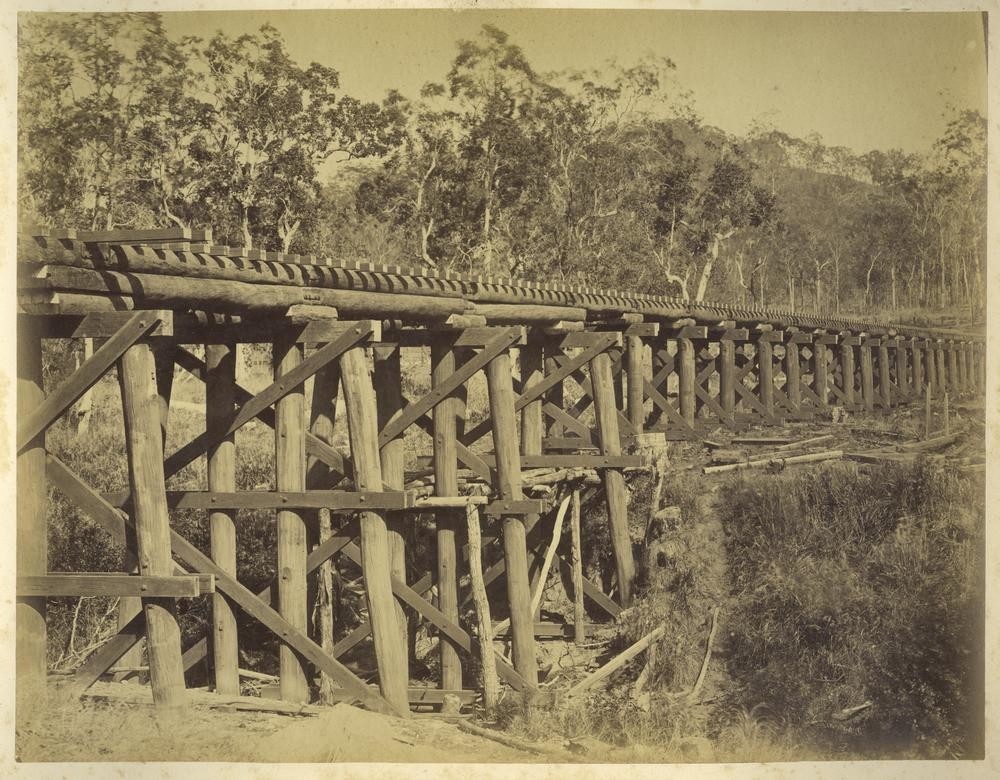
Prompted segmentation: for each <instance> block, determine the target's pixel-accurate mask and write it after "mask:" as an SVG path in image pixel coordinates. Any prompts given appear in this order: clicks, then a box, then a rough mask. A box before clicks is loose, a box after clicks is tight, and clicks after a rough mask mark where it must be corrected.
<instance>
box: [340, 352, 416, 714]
mask: <svg viewBox="0 0 1000 780" xmlns="http://www.w3.org/2000/svg"><path fill="white" fill-rule="evenodd" d="M340 372H341V383H342V386H343V389H344V401H345V406H346V410H347V426H348V434H349V436H350V440H351V453H352V455H353V458H354V473H355V487H357V488H358V489H359V490H378V489H380V488H381V486H382V464H381V461H380V458H379V447H378V424H377V421H378V416H377V410H376V403H375V392H374V389H373V387H372V379H371V374H370V373H369V369H368V362H367V360H366V359H365V354H364V349H362V348H358V347H355V348H353V349H350V350H348V351H347V352H345V353H344V354H343V355H342V356H341V357H340ZM360 523H361V567H362V572H363V574H364V579H365V594H366V597H367V601H368V616H369V621H370V622H371V625H372V639H373V641H374V644H375V657H376V660H377V661H378V670H379V687H380V689H381V691H382V695H383V696H384V697H385V699H386V700H387V701H388V702H389V703H390V704H391V705H392V707H393V708H394V709H396V710H397V711H398V712H399V713H400V714H408V713H409V699H408V696H407V687H408V682H409V681H408V680H407V658H406V655H407V653H406V636H405V635H404V634H403V633H401V632H400V630H399V622H398V621H397V619H396V608H395V599H394V598H393V595H392V571H391V561H390V554H389V535H388V530H387V528H386V523H385V519H384V518H383V517H382V516H381V515H379V514H378V513H376V512H362V513H361V516H360Z"/></svg>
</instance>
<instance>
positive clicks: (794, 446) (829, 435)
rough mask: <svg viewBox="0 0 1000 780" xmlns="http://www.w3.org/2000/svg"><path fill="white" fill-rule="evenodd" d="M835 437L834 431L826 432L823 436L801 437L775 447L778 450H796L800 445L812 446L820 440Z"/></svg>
mask: <svg viewBox="0 0 1000 780" xmlns="http://www.w3.org/2000/svg"><path fill="white" fill-rule="evenodd" d="M832 438H833V434H832V433H824V434H823V435H822V436H813V437H812V438H811V439H801V440H799V441H790V442H788V443H787V444H782V445H781V446H780V447H775V449H776V450H795V449H798V448H799V447H812V446H814V445H816V444H819V443H820V442H824V441H830V439H832Z"/></svg>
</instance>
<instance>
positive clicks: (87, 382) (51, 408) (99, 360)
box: [17, 312, 160, 450]
mask: <svg viewBox="0 0 1000 780" xmlns="http://www.w3.org/2000/svg"><path fill="white" fill-rule="evenodd" d="M151 315H152V312H139V313H137V314H135V315H134V316H133V317H131V318H130V319H129V321H128V322H126V323H125V324H124V325H123V326H122V327H121V328H120V329H119V330H118V332H117V333H115V335H114V336H112V337H111V338H109V339H108V340H107V341H106V342H105V343H104V344H103V345H102V346H101V348H100V349H98V350H97V351H96V352H95V353H94V354H93V355H92V356H91V357H90V358H88V359H87V360H86V361H85V362H84V363H83V365H81V366H80V368H78V369H77V370H76V371H75V372H74V373H73V375H72V376H70V377H69V378H68V379H67V380H66V381H65V382H63V383H62V384H61V385H59V387H57V388H56V389H55V390H54V391H53V392H51V393H50V394H49V395H48V396H46V398H45V400H44V401H42V403H41V404H40V405H39V406H38V407H37V408H36V409H35V410H34V411H33V412H32V413H31V414H30V415H28V417H27V418H25V419H24V420H22V421H21V423H20V424H19V425H18V426H17V449H18V450H21V449H23V448H24V446H25V445H27V444H28V443H29V442H30V441H31V440H32V439H34V438H35V437H36V436H37V435H38V434H39V433H41V432H42V431H44V430H45V429H46V428H48V427H49V426H50V425H52V423H54V422H55V421H56V420H57V419H58V418H59V416H60V415H61V414H62V413H63V412H65V411H66V410H67V409H68V408H69V407H71V406H72V405H73V404H75V403H76V402H77V401H78V400H79V399H80V397H81V396H82V395H83V394H84V393H86V392H87V391H88V390H89V389H90V388H91V387H93V386H94V385H95V384H97V382H98V381H99V380H100V378H101V377H102V376H104V374H106V373H107V371H108V369H109V368H111V366H113V365H114V364H115V361H117V360H118V359H119V358H120V357H121V356H122V355H123V354H124V353H125V351H126V350H127V349H128V348H129V347H131V346H132V345H133V344H135V343H136V342H137V341H138V340H139V339H141V338H142V337H143V336H145V335H146V334H147V333H149V331H151V330H153V329H154V328H156V326H157V325H159V324H160V320H159V319H157V318H156V317H154V316H151Z"/></svg>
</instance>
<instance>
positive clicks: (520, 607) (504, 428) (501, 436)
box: [486, 352, 538, 688]
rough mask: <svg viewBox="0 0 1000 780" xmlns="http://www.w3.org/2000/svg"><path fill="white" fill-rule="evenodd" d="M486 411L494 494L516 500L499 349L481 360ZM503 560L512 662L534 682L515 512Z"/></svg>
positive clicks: (508, 520)
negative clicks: (484, 361)
mask: <svg viewBox="0 0 1000 780" xmlns="http://www.w3.org/2000/svg"><path fill="white" fill-rule="evenodd" d="M486 383H487V388H488V390H489V403H490V417H491V418H492V420H493V451H494V453H495V456H496V472H497V480H496V486H497V490H498V492H499V494H500V498H501V499H503V500H506V501H520V500H521V499H522V498H523V497H524V496H523V493H522V492H521V464H520V456H519V453H518V443H517V427H516V425H517V422H516V419H515V417H514V387H513V383H512V374H511V365H510V355H509V354H508V353H507V352H501V353H500V354H499V355H497V356H496V357H494V358H493V359H492V360H491V361H490V362H489V363H488V364H487V366H486ZM501 522H502V527H503V544H504V562H505V564H506V571H507V599H508V603H509V607H510V616H511V631H512V633H513V651H514V668H515V669H516V670H517V671H518V673H520V675H521V676H522V677H523V678H524V679H525V681H526V682H527V684H528V686H529V687H531V688H534V687H535V686H537V685H538V666H537V662H536V660H535V635H534V630H533V624H534V620H533V619H532V614H531V591H530V586H529V580H528V553H527V545H526V540H525V530H524V522H523V521H522V520H521V518H519V517H515V516H505V517H503V518H502V521H501Z"/></svg>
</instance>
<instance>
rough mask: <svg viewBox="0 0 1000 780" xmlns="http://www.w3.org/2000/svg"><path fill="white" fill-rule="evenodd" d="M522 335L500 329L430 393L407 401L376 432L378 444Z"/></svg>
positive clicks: (436, 402) (415, 420)
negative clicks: (405, 404)
mask: <svg viewBox="0 0 1000 780" xmlns="http://www.w3.org/2000/svg"><path fill="white" fill-rule="evenodd" d="M520 338H521V329H520V328H503V329H501V330H500V332H499V333H498V335H496V336H495V337H494V338H492V339H490V341H489V342H488V343H487V344H486V346H484V347H483V348H482V350H480V351H479V352H478V353H477V354H476V355H475V357H473V358H470V359H469V360H468V361H466V362H465V363H464V364H463V365H462V367H461V368H459V369H458V370H457V371H455V373H454V374H452V375H451V376H450V377H449V378H448V379H447V380H446V381H444V382H442V383H441V384H440V385H437V386H435V387H434V388H433V389H432V390H431V391H430V392H429V393H427V394H426V395H424V396H423V397H422V398H420V399H419V400H417V401H414V402H413V403H411V404H409V405H408V406H407V407H406V408H405V409H403V411H402V412H401V413H400V414H399V415H397V416H396V417H394V418H393V419H392V420H390V421H389V423H388V425H386V426H385V428H383V429H382V431H381V432H380V433H379V435H378V444H379V447H380V448H381V447H384V446H385V445H386V444H388V443H389V442H391V441H392V440H393V439H395V438H396V437H397V436H398V435H399V434H400V433H402V432H403V431H405V430H406V429H407V428H409V427H410V426H411V425H413V424H414V423H416V422H417V420H418V419H420V418H421V417H422V416H423V415H424V414H426V413H427V412H429V411H430V410H431V409H433V408H434V407H435V406H437V405H438V404H439V403H441V402H442V401H443V400H444V399H445V398H447V397H448V396H449V395H451V393H452V392H453V391H454V390H455V389H456V388H457V387H458V386H459V385H461V384H464V383H465V382H467V381H468V380H469V379H471V378H472V377H473V376H474V375H475V374H476V373H477V372H478V371H480V370H481V369H483V368H484V367H485V366H486V365H487V364H488V363H489V362H490V361H491V360H492V359H493V358H495V357H496V356H497V355H499V354H500V353H501V352H504V351H505V350H507V348H508V347H510V346H511V345H512V344H514V343H515V342H516V341H518V340H519V339H520Z"/></svg>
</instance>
